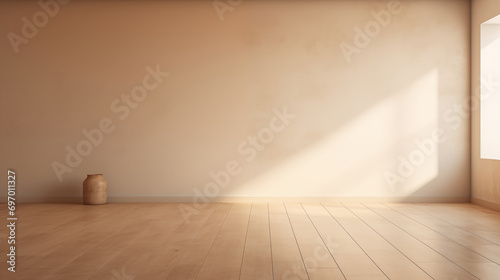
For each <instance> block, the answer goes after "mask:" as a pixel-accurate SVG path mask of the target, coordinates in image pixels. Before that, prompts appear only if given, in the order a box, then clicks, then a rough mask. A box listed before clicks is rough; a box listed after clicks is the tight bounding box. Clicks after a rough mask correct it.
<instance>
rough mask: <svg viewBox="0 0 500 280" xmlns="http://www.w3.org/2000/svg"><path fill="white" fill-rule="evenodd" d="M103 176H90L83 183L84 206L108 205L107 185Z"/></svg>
mask: <svg viewBox="0 0 500 280" xmlns="http://www.w3.org/2000/svg"><path fill="white" fill-rule="evenodd" d="M106 184H107V183H106V179H104V176H102V174H89V175H87V178H86V179H85V181H83V204H90V205H96V204H106V200H107V185H106Z"/></svg>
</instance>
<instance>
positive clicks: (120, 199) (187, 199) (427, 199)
mask: <svg viewBox="0 0 500 280" xmlns="http://www.w3.org/2000/svg"><path fill="white" fill-rule="evenodd" d="M6 201H7V197H5V196H3V197H0V202H3V203H5V202H6ZM16 201H17V202H20V203H82V198H81V197H78V196H70V197H63V196H60V197H21V196H19V197H16ZM108 202H110V203H128V202H136V203H140V202H177V203H182V202H184V203H191V202H196V203H202V202H409V203H419V202H420V203H468V202H470V198H469V197H250V196H242V197H212V198H206V197H196V198H195V197H187V196H109V197H108ZM478 204H479V203H478ZM499 207H500V205H499Z"/></svg>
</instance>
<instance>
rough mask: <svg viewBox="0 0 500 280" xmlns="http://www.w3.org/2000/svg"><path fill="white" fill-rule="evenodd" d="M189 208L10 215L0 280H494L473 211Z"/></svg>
mask: <svg viewBox="0 0 500 280" xmlns="http://www.w3.org/2000/svg"><path fill="white" fill-rule="evenodd" d="M3 206H5V204H3ZM192 206H193V205H191V204H179V203H128V204H125V203H124V204H107V205H102V206H83V205H78V204H21V205H19V206H18V209H17V216H18V218H19V220H18V225H17V229H16V231H17V236H16V238H17V243H16V246H17V266H16V270H17V272H15V273H12V272H9V271H7V264H6V252H7V244H6V241H7V234H8V233H7V230H6V227H5V226H2V227H1V228H2V230H1V232H0V233H1V236H0V246H1V257H0V258H1V261H2V265H1V271H0V279H30V280H31V279H37V280H44V279H47V280H49V279H50V280H52V279H65V280H66V279H71V280H89V279H105V280H110V279H111V280H132V279H135V280H139V279H145V280H154V279H169V280H174V279H175V280H190V279H193V280H194V279H199V280H209V279H214V280H215V279H216V280H231V279H242V280H251V279H263V280H264V279H279V280H301V279H311V280H322V279H328V280H331V279H348V280H362V279H369V280H377V279H403V280H411V279H418V280H420V279H449V280H458V279H484V280H493V279H496V280H499V279H500V213H498V212H494V211H491V210H487V209H485V208H482V207H479V206H476V205H472V204H393V203H209V204H199V205H198V208H196V209H195V208H187V207H192ZM5 208H6V207H5ZM189 209H190V210H189ZM186 210H189V211H187V212H186ZM6 212H7V211H1V213H0V218H1V219H2V220H3V221H4V222H5V221H6V218H7V213H6ZM183 213H184V214H186V213H187V214H190V216H189V219H188V220H187V219H186V218H185V216H183ZM5 223H6V222H5Z"/></svg>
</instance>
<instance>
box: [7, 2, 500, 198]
mask: <svg viewBox="0 0 500 280" xmlns="http://www.w3.org/2000/svg"><path fill="white" fill-rule="evenodd" d="M224 3H226V2H224ZM231 3H232V4H233V5H235V7H231V9H228V10H223V9H225V8H228V7H230V6H227V5H229V4H227V3H226V6H218V8H219V9H222V10H219V14H218V13H217V11H216V9H215V8H214V6H213V3H212V1H72V2H69V3H67V4H64V5H63V4H61V5H60V6H59V11H58V12H57V13H56V12H54V13H53V15H54V16H53V17H50V18H49V20H48V22H47V23H46V24H45V25H43V23H44V22H43V15H41V14H38V15H39V18H37V20H38V24H39V25H41V27H39V28H38V32H37V33H36V34H30V33H29V31H30V30H25V33H26V34H27V35H28V36H30V37H32V38H24V40H22V39H19V37H15V36H14V35H12V34H13V33H15V34H17V35H18V36H24V35H22V34H23V33H22V32H23V30H22V28H23V24H24V23H23V21H22V18H23V17H26V18H27V19H28V21H32V18H33V15H36V13H37V12H38V11H40V10H41V8H40V6H38V4H37V3H36V2H34V1H21V2H19V1H1V2H0V34H2V36H3V38H4V39H3V40H1V41H0V61H1V63H0V92H1V100H0V116H1V126H0V131H1V135H2V138H1V142H0V144H1V145H0V155H1V157H0V158H1V163H0V170H2V172H1V177H0V179H1V180H2V182H4V181H6V178H5V177H6V176H5V174H4V173H6V170H7V168H9V167H12V168H15V169H16V171H17V173H18V197H19V198H21V199H25V200H29V199H34V200H40V199H43V198H50V199H53V198H54V197H64V198H63V199H66V197H78V196H80V195H81V183H82V181H83V180H84V179H85V176H86V174H88V173H104V174H105V177H106V178H107V180H108V194H109V196H111V197H114V198H115V201H116V200H119V199H118V198H119V197H121V199H123V197H129V199H130V200H132V198H131V197H134V198H135V199H139V200H141V199H143V200H148V199H147V198H148V197H149V198H151V197H157V198H158V197H161V198H164V197H170V198H171V197H191V196H194V195H201V196H206V195H208V196H216V197H219V196H221V197H286V196H288V197H337V198H349V197H369V198H371V199H375V200H377V199H380V200H384V199H387V198H396V199H400V200H404V199H408V200H412V201H419V200H421V201H424V200H427V201H429V200H434V201H441V200H443V201H444V200H450V199H452V200H461V201H466V200H468V198H469V195H470V141H469V133H470V126H469V123H470V122H469V119H468V116H466V115H464V114H463V112H462V111H461V109H460V106H462V104H465V103H464V102H466V101H467V97H468V96H469V88H470V83H469V74H470V73H469V69H470V64H469V53H470V50H469V46H470V44H469V42H470V36H469V31H470V5H469V4H470V3H469V1H466V0H463V1H460V0H438V1H401V2H400V3H399V4H398V3H397V2H396V3H389V2H388V1H378V0H376V1H372V0H370V1H368V0H367V1H255V0H254V1H244V2H242V3H241V4H239V5H236V4H238V3H237V1H232V2H231ZM491 3H494V1H491ZM53 10H54V9H53ZM486 10H490V9H487V8H486ZM375 14H377V15H375ZM220 15H221V16H222V17H220ZM388 15H390V19H389V17H388ZM377 19H378V21H377ZM356 27H359V28H360V29H356ZM366 28H367V29H368V33H370V34H369V35H367V34H366V32H367V31H362V33H363V34H361V33H359V30H366ZM9 32H13V33H11V35H8V34H9ZM31 33H34V32H33V30H31ZM8 36H10V39H9V37H8ZM13 36H14V37H13ZM12 38H16V40H17V41H15V42H17V43H14V45H15V46H17V48H18V53H17V54H16V53H15V51H14V49H15V48H14V47H13V45H12V43H11V42H10V41H11V40H13V39H12ZM21 41H22V43H20V42H21ZM147 66H150V67H151V68H152V69H155V68H157V67H159V70H160V71H162V72H169V73H170V75H169V76H168V77H166V74H165V75H163V76H158V77H156V80H155V79H154V77H153V78H151V79H150V78H149V77H148V75H149V74H148V73H149V72H148V71H147V70H146V67H147ZM149 71H154V70H151V69H150V70H149ZM143 80H144V81H143ZM143 82H145V84H144V85H145V86H146V87H148V88H149V91H148V92H147V93H146V94H142V93H141V92H140V90H142V89H144V88H141V85H143ZM155 84H157V85H155ZM131 92H132V93H133V94H135V95H136V98H137V100H141V101H140V102H136V101H134V100H133V99H131V101H127V100H125V99H121V98H122V97H121V96H122V95H125V97H123V98H127V97H126V96H129V97H130V95H131ZM125 102H129V103H125ZM126 104H130V105H126ZM130 106H134V108H131V107H130ZM127 108H128V109H127ZM285 109H286V111H287V112H288V114H290V115H293V116H289V118H288V119H286V120H285V121H283V120H281V119H280V118H279V117H278V116H277V112H280V111H283V110H285ZM279 114H282V113H279ZM100 123H102V124H101V126H102V128H100ZM96 129H101V131H104V132H99V133H102V135H103V138H102V141H100V140H101V139H100V137H98V136H99V135H98V134H99V133H97V134H95V133H96ZM82 130H86V131H92V132H93V133H94V137H96V138H95V140H94V144H91V142H89V141H87V140H86V136H84V134H83V133H82ZM271 133H272V135H271ZM252 135H253V136H255V135H256V136H257V139H259V138H258V137H259V135H260V137H261V138H260V140H257V141H259V142H258V143H257V144H255V145H254V146H251V145H252V143H251V141H252V140H249V139H248V137H249V136H252ZM476 135H477V134H476ZM86 141H87V142H86ZM262 142H265V143H264V144H263V143H262ZM437 142H439V144H438V143H437ZM85 145H91V146H90V149H91V151H89V147H86V146H85ZM67 147H69V148H70V149H72V150H75V149H77V147H79V148H80V152H82V153H84V154H85V153H87V152H88V155H86V156H83V157H82V160H81V162H79V160H78V159H75V158H74V157H73V158H71V156H69V157H70V158H69V160H70V162H69V163H67V162H66V157H68V151H67V150H66V148H67ZM85 148H87V149H85ZM476 156H477V154H476ZM54 162H58V163H54ZM54 164H56V165H57V168H58V170H60V171H61V170H64V171H69V170H71V172H65V173H63V174H62V175H61V181H60V180H59V179H58V176H57V175H56V172H54V166H53V165H54ZM63 165H64V166H66V167H63ZM70 165H73V166H74V167H71V166H70ZM487 166H488V167H489V168H488V169H487V172H489V173H488V174H493V169H492V168H491V166H492V163H488V165H487ZM225 170H227V171H225ZM497 170H498V169H497ZM61 172H62V171H61ZM210 172H214V173H217V174H219V175H220V176H222V177H220V178H223V179H226V177H227V178H229V179H230V182H229V184H228V185H227V186H223V183H224V182H222V183H221V182H218V183H217V182H216V180H214V179H212V177H211V176H210V175H209V174H210ZM221 172H222V173H221ZM230 173H231V175H228V174H230ZM488 176H491V175H488ZM387 178H389V179H390V180H391V181H390V182H391V184H390V183H388V181H387ZM217 184H218V185H217ZM4 185H5V184H4ZM221 185H222V186H221ZM204 188H205V189H206V190H207V191H208V193H205V192H204ZM5 192H6V191H5ZM0 195H2V196H4V192H2V193H1V194H0ZM138 197H139V198H138ZM141 197H142V198H141ZM125 200H126V199H125Z"/></svg>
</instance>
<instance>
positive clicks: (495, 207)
mask: <svg viewBox="0 0 500 280" xmlns="http://www.w3.org/2000/svg"><path fill="white" fill-rule="evenodd" d="M471 202H472V203H473V204H476V205H479V206H483V207H486V208H489V209H492V210H495V211H500V204H498V203H495V202H491V201H486V200H482V199H479V198H475V197H472V198H471Z"/></svg>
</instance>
